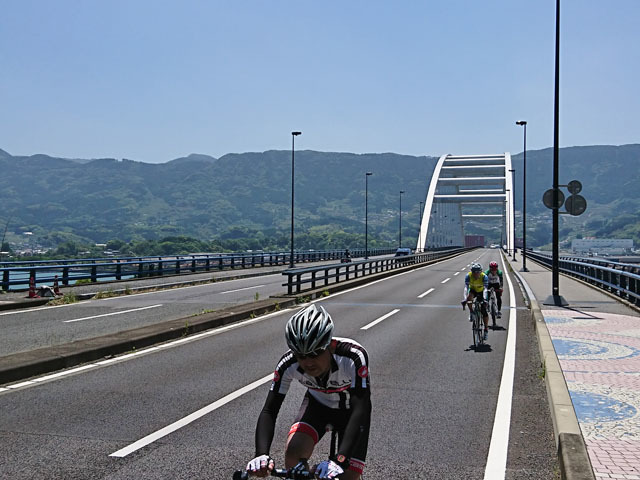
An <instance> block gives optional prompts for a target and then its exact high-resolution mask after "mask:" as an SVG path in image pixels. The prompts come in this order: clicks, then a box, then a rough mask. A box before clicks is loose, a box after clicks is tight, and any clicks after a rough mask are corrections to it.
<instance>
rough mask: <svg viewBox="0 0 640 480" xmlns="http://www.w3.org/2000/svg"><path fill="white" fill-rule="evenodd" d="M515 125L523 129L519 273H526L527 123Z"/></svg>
mask: <svg viewBox="0 0 640 480" xmlns="http://www.w3.org/2000/svg"><path fill="white" fill-rule="evenodd" d="M516 125H520V126H522V127H524V150H523V151H522V156H523V162H524V165H523V167H524V168H523V170H522V268H521V269H520V271H521V272H528V271H529V269H528V268H527V121H526V120H519V121H517V122H516Z"/></svg>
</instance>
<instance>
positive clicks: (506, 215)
mask: <svg viewBox="0 0 640 480" xmlns="http://www.w3.org/2000/svg"><path fill="white" fill-rule="evenodd" d="M510 191H511V190H510V189H509V188H505V189H504V195H505V198H504V239H505V242H506V245H507V255H509V236H510V229H511V223H510V222H509V200H508V198H509V192H510Z"/></svg>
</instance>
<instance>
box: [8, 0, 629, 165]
mask: <svg viewBox="0 0 640 480" xmlns="http://www.w3.org/2000/svg"><path fill="white" fill-rule="evenodd" d="M0 12H1V15H0V72H1V73H0V148H2V149H4V150H6V151H8V152H9V153H11V154H13V155H31V154H35V153H46V154H49V155H53V156H61V157H68V158H99V157H114V158H129V159H134V160H139V161H144V162H149V163H159V162H166V161H169V160H171V159H173V158H177V157H181V156H185V155H188V154H190V153H203V154H208V155H212V156H214V157H220V156H222V155H224V154H225V153H237V152H247V151H264V150H271V149H280V150H285V149H290V148H291V135H290V132H291V131H292V130H301V131H302V132H303V134H302V136H301V137H298V138H297V139H296V149H311V150H319V151H344V152H354V153H365V152H396V153H404V154H410V155H432V156H439V155H442V154H445V153H453V154H483V153H499V152H504V151H510V152H512V153H519V152H521V151H522V129H521V127H517V126H516V125H515V121H516V120H520V119H526V120H527V121H528V122H529V123H528V126H527V147H528V148H529V149H539V148H546V147H550V146H552V144H553V88H554V83H553V82H554V32H555V30H554V29H555V1H554V0H528V1H525V0H485V1H482V2H480V1H477V0H473V1H472V0H467V1H462V0H446V1H438V2H436V1H426V0H415V1H402V0H396V1H391V0H389V1H377V0H353V1H351V0H341V1H333V0H324V1H317V0H316V1H311V0H297V1H278V0H260V1H258V0H246V1H245V0H228V1H217V0H211V1H194V0H183V1H180V2H178V1H162V0H154V1H147V0H126V1H123V0H109V1H108V2H99V1H97V0H96V1H91V0H82V1H79V0H57V1H49V0H39V1H35V0H3V1H2V3H1V4H0ZM639 20H640V0H608V1H604V0H562V13H561V29H562V30H561V95H560V99H561V104H560V106H561V111H560V145H561V146H571V145H595V144H610V145H621V144H627V143H640V134H639V133H640V128H639V127H638V122H637V118H636V117H637V114H638V112H640V95H639V94H638V84H640V76H639V70H640V29H639V28H638V22H639Z"/></svg>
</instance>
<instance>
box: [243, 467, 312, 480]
mask: <svg viewBox="0 0 640 480" xmlns="http://www.w3.org/2000/svg"><path fill="white" fill-rule="evenodd" d="M270 475H271V476H272V477H279V478H288V479H290V480H310V479H313V478H316V475H315V473H312V472H300V473H291V472H289V470H288V469H284V468H274V469H273V470H271V474H270ZM249 478H250V476H249V472H247V471H243V470H236V471H235V472H233V480H248V479H249Z"/></svg>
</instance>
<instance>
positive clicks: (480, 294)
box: [469, 289, 489, 315]
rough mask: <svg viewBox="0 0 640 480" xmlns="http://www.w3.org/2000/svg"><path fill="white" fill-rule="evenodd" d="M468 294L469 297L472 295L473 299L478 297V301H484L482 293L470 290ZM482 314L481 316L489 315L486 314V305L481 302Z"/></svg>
mask: <svg viewBox="0 0 640 480" xmlns="http://www.w3.org/2000/svg"><path fill="white" fill-rule="evenodd" d="M469 293H470V294H471V295H473V298H476V297H480V300H483V299H484V293H483V292H476V291H475V290H473V289H471V290H469ZM482 314H483V315H488V314H489V313H488V312H487V304H486V302H482Z"/></svg>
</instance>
